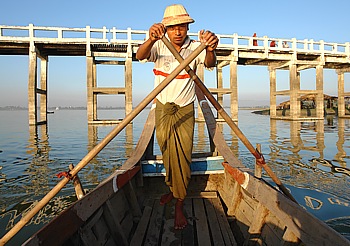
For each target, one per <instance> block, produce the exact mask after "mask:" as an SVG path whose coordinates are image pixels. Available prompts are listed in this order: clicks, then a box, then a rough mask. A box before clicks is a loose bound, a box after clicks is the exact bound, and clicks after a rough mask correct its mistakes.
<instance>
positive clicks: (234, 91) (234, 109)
mask: <svg viewBox="0 0 350 246" xmlns="http://www.w3.org/2000/svg"><path fill="white" fill-rule="evenodd" d="M230 89H231V93H230V100H231V103H230V111H231V118H232V119H233V120H234V121H238V77H237V58H236V59H235V60H231V61H230Z"/></svg>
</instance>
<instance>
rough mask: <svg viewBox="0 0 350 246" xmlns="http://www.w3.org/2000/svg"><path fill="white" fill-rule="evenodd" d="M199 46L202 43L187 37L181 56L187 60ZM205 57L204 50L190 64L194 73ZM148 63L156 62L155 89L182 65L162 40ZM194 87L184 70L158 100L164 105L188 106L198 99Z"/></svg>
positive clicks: (158, 42)
mask: <svg viewBox="0 0 350 246" xmlns="http://www.w3.org/2000/svg"><path fill="white" fill-rule="evenodd" d="M199 45H200V42H198V41H194V40H190V38H189V37H186V39H185V42H184V44H183V45H182V48H181V50H180V55H181V56H182V58H183V59H186V57H188V56H189V55H190V54H191V53H192V52H193V51H194V50H195V49H196V48H197V47H198V46H199ZM205 55H206V51H205V50H203V51H202V52H201V53H200V54H199V55H198V56H197V57H196V58H195V59H194V60H193V61H192V62H191V63H190V67H191V68H192V69H193V71H196V68H197V66H198V64H200V63H204V59H205ZM147 61H151V62H154V69H153V72H154V74H155V79H154V86H155V87H156V86H158V85H159V84H160V83H161V82H162V81H163V80H164V79H165V78H166V77H167V76H169V74H171V72H172V71H173V70H175V69H176V67H177V66H179V64H180V63H179V62H178V61H177V60H176V58H175V57H174V56H173V54H172V53H171V52H170V50H169V49H168V48H167V47H166V45H165V44H164V43H163V42H162V41H161V40H158V41H157V42H156V43H155V44H154V45H153V47H152V49H151V55H150V57H149V58H148V59H147ZM194 86H195V85H194V82H193V80H192V79H191V78H190V76H189V74H187V72H186V71H185V70H182V71H181V72H180V74H179V75H178V76H177V77H176V78H175V79H174V80H173V81H171V82H170V83H169V84H168V85H167V86H166V87H165V88H164V90H162V91H161V92H160V93H159V95H158V96H157V99H158V100H159V101H160V102H161V103H162V104H165V103H167V102H174V103H176V104H177V105H179V106H180V107H183V106H186V105H188V104H190V103H192V102H193V101H194V100H195V99H196V97H195V90H194V88H195V87H194Z"/></svg>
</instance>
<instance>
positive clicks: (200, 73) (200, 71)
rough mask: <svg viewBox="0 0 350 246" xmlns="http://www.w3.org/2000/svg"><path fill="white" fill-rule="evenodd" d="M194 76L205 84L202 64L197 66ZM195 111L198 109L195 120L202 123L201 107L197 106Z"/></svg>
mask: <svg viewBox="0 0 350 246" xmlns="http://www.w3.org/2000/svg"><path fill="white" fill-rule="evenodd" d="M196 74H197V76H198V78H199V79H200V80H201V81H203V83H205V81H204V65H203V64H199V65H198V66H197V71H196ZM197 109H198V111H197V112H198V113H197V120H199V121H204V116H203V112H202V109H201V107H200V106H199V105H198V107H197Z"/></svg>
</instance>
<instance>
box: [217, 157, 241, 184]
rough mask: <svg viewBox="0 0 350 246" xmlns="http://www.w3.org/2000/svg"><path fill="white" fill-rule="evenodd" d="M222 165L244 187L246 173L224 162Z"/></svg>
mask: <svg viewBox="0 0 350 246" xmlns="http://www.w3.org/2000/svg"><path fill="white" fill-rule="evenodd" d="M222 165H223V166H224V168H225V170H226V171H227V172H228V173H229V174H231V176H232V177H233V178H234V179H235V180H236V181H237V182H238V183H239V184H240V185H242V184H243V183H244V180H245V176H244V173H243V172H242V171H240V170H239V169H237V168H234V167H232V166H231V165H230V164H228V163H227V162H223V163H222Z"/></svg>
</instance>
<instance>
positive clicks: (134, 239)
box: [130, 199, 154, 246]
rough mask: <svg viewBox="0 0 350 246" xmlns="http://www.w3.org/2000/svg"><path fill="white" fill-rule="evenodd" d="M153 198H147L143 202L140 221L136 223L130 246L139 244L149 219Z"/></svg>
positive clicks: (141, 241) (138, 245) (141, 242)
mask: <svg viewBox="0 0 350 246" xmlns="http://www.w3.org/2000/svg"><path fill="white" fill-rule="evenodd" d="M153 204H154V200H153V199H147V200H146V201H145V204H144V209H143V214H142V217H141V220H140V222H139V223H138V225H137V228H136V231H135V233H134V236H133V237H132V239H131V242H130V246H141V245H142V244H143V240H144V237H145V235H146V232H147V228H148V222H149V220H150V217H151V214H152V209H153Z"/></svg>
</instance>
